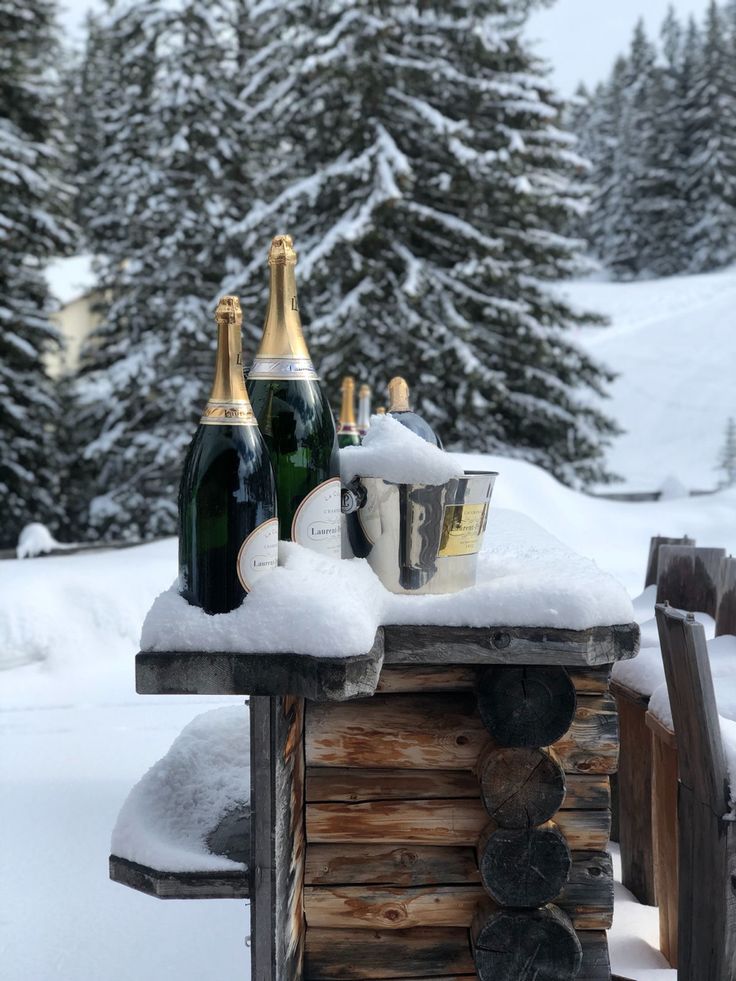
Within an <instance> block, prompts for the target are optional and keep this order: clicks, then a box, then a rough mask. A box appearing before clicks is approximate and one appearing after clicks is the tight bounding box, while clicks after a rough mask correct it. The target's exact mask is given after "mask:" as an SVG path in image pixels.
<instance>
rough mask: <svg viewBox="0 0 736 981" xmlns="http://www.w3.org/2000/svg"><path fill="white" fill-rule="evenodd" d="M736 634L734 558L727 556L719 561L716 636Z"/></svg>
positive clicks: (735, 572)
mask: <svg viewBox="0 0 736 981" xmlns="http://www.w3.org/2000/svg"><path fill="white" fill-rule="evenodd" d="M724 634H736V559H734V558H733V557H732V556H730V555H729V556H728V557H727V558H725V559H723V561H722V562H721V570H720V575H719V582H718V605H717V607H716V637H721V636H723V635H724Z"/></svg>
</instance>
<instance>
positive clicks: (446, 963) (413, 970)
mask: <svg viewBox="0 0 736 981" xmlns="http://www.w3.org/2000/svg"><path fill="white" fill-rule="evenodd" d="M458 975H459V976H461V977H462V976H463V975H470V976H471V977H474V976H475V966H474V964H473V958H472V955H471V952H470V942H469V938H468V931H467V930H464V929H462V928H460V927H429V928H421V927H420V928H418V929H414V930H352V929H348V930H331V929H317V928H314V927H313V928H310V929H309V930H307V936H306V956H305V960H304V981H363V979H386V981H387V979H391V978H398V977H400V978H415V979H419V978H433V979H435V978H448V977H455V976H458Z"/></svg>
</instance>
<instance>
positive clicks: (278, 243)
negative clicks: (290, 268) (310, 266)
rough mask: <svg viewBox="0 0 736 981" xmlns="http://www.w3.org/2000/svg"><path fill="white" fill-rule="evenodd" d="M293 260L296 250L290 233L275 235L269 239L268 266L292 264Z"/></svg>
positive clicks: (294, 260)
mask: <svg viewBox="0 0 736 981" xmlns="http://www.w3.org/2000/svg"><path fill="white" fill-rule="evenodd" d="M295 262H296V252H295V251H294V240H293V239H292V237H291V235H275V236H274V237H273V238H272V239H271V248H270V249H269V250H268V264H269V266H285V265H287V264H289V265H292V264H293V263H295Z"/></svg>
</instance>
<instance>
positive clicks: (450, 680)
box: [376, 664, 611, 695]
mask: <svg viewBox="0 0 736 981" xmlns="http://www.w3.org/2000/svg"><path fill="white" fill-rule="evenodd" d="M566 670H567V673H568V675H569V676H570V680H571V681H572V683H573V687H574V688H575V690H576V691H578V692H580V693H581V694H585V695H602V694H604V693H605V692H606V691H607V690H608V684H609V681H610V678H611V665H610V664H608V665H603V666H602V667H597V668H585V667H583V668H574V667H570V668H567V669H566ZM482 671H483V667H482V666H481V665H476V664H447V665H425V664H412V665H409V666H406V665H401V664H384V666H383V669H382V671H381V676H380V678H379V679H378V687H377V688H376V692H377V693H378V694H382V695H388V694H396V693H397V692H415V693H416V692H423V691H475V689H476V688H477V685H478V678H479V676H480V674H481V672H482Z"/></svg>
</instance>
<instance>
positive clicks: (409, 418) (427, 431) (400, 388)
mask: <svg viewBox="0 0 736 981" xmlns="http://www.w3.org/2000/svg"><path fill="white" fill-rule="evenodd" d="M388 394H389V399H390V405H389V407H388V414H389V415H390V416H393V417H394V419H396V421H397V422H400V423H401V425H402V426H406V428H407V429H411V431H412V432H413V433H415V434H416V435H417V436H421V437H422V439H424V440H426V441H427V442H428V443H433V444H434V445H435V446H439V448H440V449H443V446H442V440H441V439H440V438H439V436H438V435H437V434H436V433H435V431H434V429H432V427H431V426H430V425H429V423H428V422H426V421H425V420H424V419H423V418H422V417H421V416H419V415H417V414H416V412H412V409H411V405H410V404H409V386H408V385H407V383H406V381H405V379H403V378H401V376H400V375H397V376H396V378H392V379H391V381H390V382H389V383H388Z"/></svg>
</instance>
